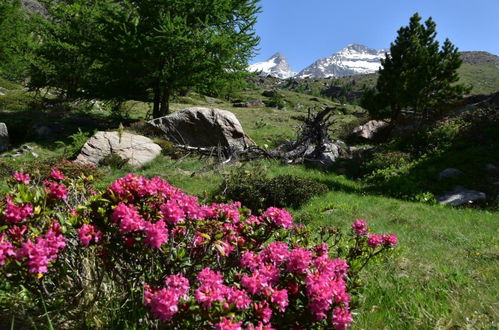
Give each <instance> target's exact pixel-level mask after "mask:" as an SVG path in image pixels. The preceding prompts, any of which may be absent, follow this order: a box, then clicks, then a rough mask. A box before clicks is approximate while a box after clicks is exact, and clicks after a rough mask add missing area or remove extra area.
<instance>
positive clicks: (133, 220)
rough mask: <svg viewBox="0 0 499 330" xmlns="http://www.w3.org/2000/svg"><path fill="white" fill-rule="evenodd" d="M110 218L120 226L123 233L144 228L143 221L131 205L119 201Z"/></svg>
mask: <svg viewBox="0 0 499 330" xmlns="http://www.w3.org/2000/svg"><path fill="white" fill-rule="evenodd" d="M111 220H112V221H113V222H115V223H117V224H119V226H120V230H121V232H122V233H123V234H126V233H131V232H135V231H139V230H143V229H144V225H145V221H144V219H142V217H141V216H140V214H139V212H138V211H137V210H136V209H135V207H134V206H133V205H126V204H125V203H119V204H118V206H116V208H115V209H114V210H113V213H112V214H111Z"/></svg>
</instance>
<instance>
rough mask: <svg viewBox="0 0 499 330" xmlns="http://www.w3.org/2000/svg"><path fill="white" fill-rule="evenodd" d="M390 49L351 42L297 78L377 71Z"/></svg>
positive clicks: (338, 75) (305, 70)
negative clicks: (373, 47)
mask: <svg viewBox="0 0 499 330" xmlns="http://www.w3.org/2000/svg"><path fill="white" fill-rule="evenodd" d="M387 51H388V50H386V49H381V50H376V49H372V48H369V47H366V46H363V45H358V44H351V45H348V46H347V47H345V48H343V49H342V50H340V51H339V52H337V53H335V54H333V55H331V56H330V57H326V58H322V59H320V60H317V61H315V62H314V63H313V64H312V65H310V66H308V67H306V68H305V69H303V70H302V71H300V72H299V73H298V74H297V75H296V76H295V78H329V77H343V76H351V75H357V74H368V73H374V72H377V71H378V70H379V68H380V66H381V62H380V60H381V59H382V58H384V57H385V53H386V52H387Z"/></svg>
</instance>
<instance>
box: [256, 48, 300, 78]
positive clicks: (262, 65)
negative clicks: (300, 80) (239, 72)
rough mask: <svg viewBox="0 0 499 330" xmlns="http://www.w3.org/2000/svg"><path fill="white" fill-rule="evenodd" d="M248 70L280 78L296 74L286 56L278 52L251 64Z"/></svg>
mask: <svg viewBox="0 0 499 330" xmlns="http://www.w3.org/2000/svg"><path fill="white" fill-rule="evenodd" d="M248 71H250V72H261V74H262V75H264V76H273V77H277V78H281V79H286V78H290V77H293V76H294V75H295V74H296V72H293V71H292V70H291V66H290V65H289V63H288V60H287V59H286V57H285V56H284V55H283V54H282V53H280V52H277V53H275V54H274V55H272V57H270V58H269V59H268V60H267V61H265V62H258V63H255V64H251V65H250V66H249V67H248Z"/></svg>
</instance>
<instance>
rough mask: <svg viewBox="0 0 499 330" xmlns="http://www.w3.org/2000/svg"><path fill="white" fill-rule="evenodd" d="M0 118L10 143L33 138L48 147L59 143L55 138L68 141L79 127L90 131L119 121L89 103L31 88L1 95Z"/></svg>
mask: <svg viewBox="0 0 499 330" xmlns="http://www.w3.org/2000/svg"><path fill="white" fill-rule="evenodd" d="M0 122H4V123H5V124H6V125H7V128H8V131H9V137H10V142H11V145H12V147H14V148H15V147H17V146H19V145H21V144H25V143H30V142H31V143H33V142H35V143H37V144H38V145H40V146H42V147H44V148H47V149H50V150H54V149H56V148H58V147H60V144H59V143H58V141H61V142H63V143H65V144H67V143H70V142H71V139H70V136H71V135H72V134H75V133H77V132H79V130H81V131H82V132H84V133H85V132H86V133H90V134H92V133H93V132H94V131H95V130H108V129H112V128H117V127H118V126H119V124H120V121H118V120H112V118H111V117H110V116H109V113H108V112H106V111H96V110H94V109H92V107H91V106H90V105H89V104H83V103H81V104H77V103H76V102H74V103H69V102H64V101H61V100H57V99H47V98H42V97H36V96H35V95H34V94H32V93H30V92H14V93H9V94H7V95H5V96H2V97H0ZM123 124H125V123H123Z"/></svg>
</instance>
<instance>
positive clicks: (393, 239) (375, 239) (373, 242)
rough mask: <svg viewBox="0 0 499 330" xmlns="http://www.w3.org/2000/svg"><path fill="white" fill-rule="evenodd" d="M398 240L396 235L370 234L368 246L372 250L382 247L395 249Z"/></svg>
mask: <svg viewBox="0 0 499 330" xmlns="http://www.w3.org/2000/svg"><path fill="white" fill-rule="evenodd" d="M397 242H398V239H397V235H395V234H383V235H377V234H371V233H370V234H369V235H368V236H367V245H369V247H371V248H373V249H374V248H377V247H378V246H380V245H384V246H386V247H393V246H395V245H397Z"/></svg>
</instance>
